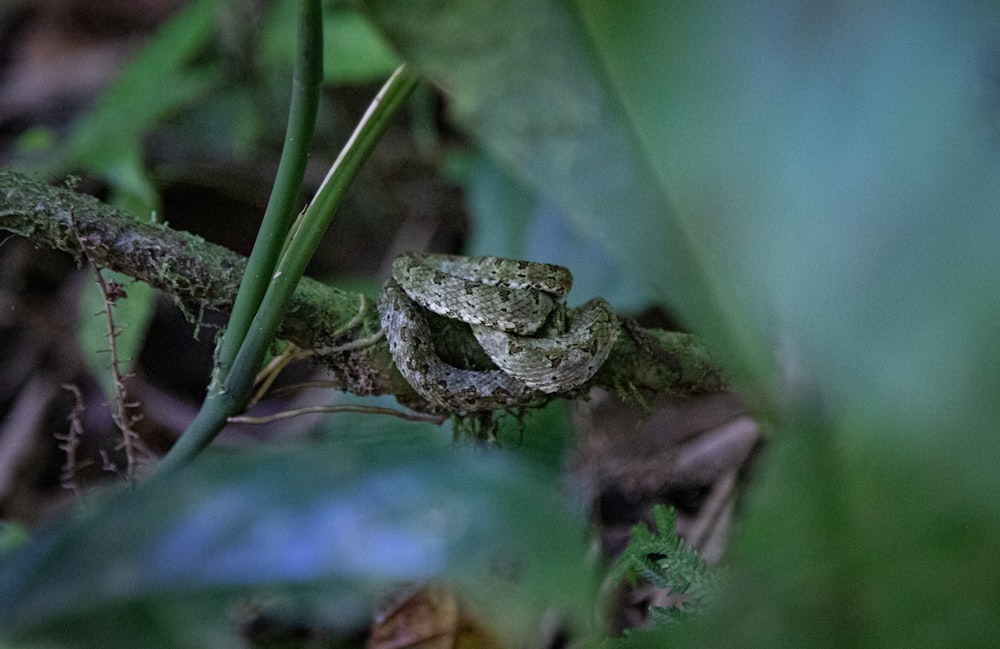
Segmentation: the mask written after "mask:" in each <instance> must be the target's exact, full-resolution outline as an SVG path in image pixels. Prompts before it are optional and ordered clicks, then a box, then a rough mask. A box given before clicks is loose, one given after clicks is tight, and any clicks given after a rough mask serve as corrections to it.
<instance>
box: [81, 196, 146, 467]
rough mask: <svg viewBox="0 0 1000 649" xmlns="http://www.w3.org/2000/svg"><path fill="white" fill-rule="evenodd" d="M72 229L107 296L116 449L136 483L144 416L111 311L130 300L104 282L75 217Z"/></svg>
mask: <svg viewBox="0 0 1000 649" xmlns="http://www.w3.org/2000/svg"><path fill="white" fill-rule="evenodd" d="M70 227H71V228H73V234H74V235H75V236H76V237H77V239H78V240H79V242H80V250H81V251H82V252H83V254H84V256H85V257H87V260H88V261H90V263H91V267H92V268H93V269H94V274H95V275H96V276H97V285H98V286H99V287H100V289H101V294H102V295H103V296H104V309H103V312H104V318H105V320H106V324H107V332H108V351H109V352H110V354H111V376H112V379H113V381H112V383H113V385H114V391H115V412H113V413H112V415H111V418H112V419H113V420H114V422H115V425H116V426H118V430H119V431H121V434H122V441H121V444H120V445H119V446H118V447H117V448H116V449H115V450H121V449H124V450H125V462H126V466H125V480H126V481H127V482H129V483H132V482H134V481H135V474H136V469H137V467H138V465H139V451H138V448H137V447H138V445H139V442H140V440H139V434H138V433H136V432H135V430H134V429H133V426H134V425H135V424H136V423H137V422H138V421H140V420H141V419H142V415H141V414H138V413H134V412H132V411H133V410H134V409H135V408H137V407H138V405H139V404H138V403H137V402H134V401H129V398H128V392H127V390H126V388H125V377H124V376H123V375H122V373H121V366H120V359H119V358H118V345H117V340H116V337H117V329H116V327H115V319H114V313H112V311H111V310H112V309H113V308H114V306H115V304H116V303H117V302H118V300H119V299H122V298H125V297H127V294H126V293H125V287H124V286H122V285H121V284H119V283H118V282H115V281H107V280H105V279H104V276H103V275H102V274H101V269H100V268H99V267H98V266H97V265H96V264H94V262H93V260H92V259H91V258H90V253H89V251H90V248H91V244H90V242H88V241H85V240H84V239H83V238H82V237H80V235H79V233H78V232H77V231H76V229H75V226H74V224H73V216H72V214H70Z"/></svg>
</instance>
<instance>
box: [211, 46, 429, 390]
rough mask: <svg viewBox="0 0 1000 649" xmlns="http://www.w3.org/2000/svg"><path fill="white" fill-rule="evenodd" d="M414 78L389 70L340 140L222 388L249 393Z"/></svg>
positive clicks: (406, 72)
mask: <svg viewBox="0 0 1000 649" xmlns="http://www.w3.org/2000/svg"><path fill="white" fill-rule="evenodd" d="M419 80H420V78H419V75H417V74H415V73H413V72H411V71H410V70H409V69H408V68H407V67H406V66H405V65H401V66H399V68H397V69H396V71H395V72H393V74H392V76H391V77H389V80H388V81H386V82H385V85H384V86H383V87H382V89H381V90H380V91H379V93H378V95H376V96H375V99H373V100H372V103H371V105H370V106H369V107H368V111H367V112H366V113H365V115H364V117H362V118H361V122H360V123H359V124H358V126H357V128H355V130H354V133H353V134H352V135H351V137H350V139H349V140H348V141H347V144H345V145H344V148H343V149H342V150H341V152H340V155H339V156H338V157H337V160H336V161H335V162H334V163H333V166H332V167H331V168H330V171H329V173H327V175H326V178H325V179H324V180H323V183H322V184H321V185H320V188H319V190H318V191H317V192H316V196H315V198H313V201H312V202H311V203H310V204H309V207H308V208H307V209H306V211H305V214H303V216H302V217H301V218H300V219H299V220H298V221H296V223H295V225H294V226H293V227H292V232H291V234H290V235H289V240H288V243H287V244H286V246H285V248H286V249H285V252H284V254H282V256H281V259H280V261H279V262H278V267H277V269H275V272H274V276H273V278H272V279H271V285H270V286H269V287H268V289H267V293H265V295H264V299H263V301H262V302H261V306H260V309H259V310H258V311H257V315H256V317H255V318H254V320H253V322H252V323H251V326H250V331H249V333H248V334H247V339H246V340H245V341H244V344H243V346H242V347H241V348H240V351H239V353H238V354H237V356H236V360H235V361H234V362H233V368H232V371H231V372H230V374H229V377H228V378H227V381H226V386H225V387H226V389H227V391H228V392H230V393H232V394H236V395H243V394H249V392H250V390H251V388H252V387H253V378H254V375H255V374H256V372H257V370H258V369H259V368H260V366H261V363H262V362H263V360H264V356H265V355H266V353H267V348H268V346H269V345H270V344H271V340H272V338H273V336H274V332H275V331H276V330H277V328H278V324H279V323H280V322H281V318H282V316H283V315H284V313H285V310H286V308H287V307H288V301H289V300H290V299H291V296H292V293H293V292H294V291H295V286H296V285H297V284H298V283H299V279H300V278H301V277H302V275H303V274H304V273H305V269H306V265H307V264H308V263H309V260H310V259H312V256H313V254H314V253H315V252H316V248H317V247H319V243H320V240H321V239H322V237H323V234H324V233H325V232H326V230H327V228H328V227H329V225H330V221H331V220H332V219H333V215H334V213H335V212H336V210H337V207H338V206H339V205H340V203H341V202H342V201H343V198H344V194H345V193H346V191H347V188H348V187H349V186H350V184H351V183H352V182H353V181H354V178H355V176H356V175H357V172H358V170H359V169H360V168H361V165H362V163H364V161H365V160H367V159H368V156H369V154H371V152H372V149H374V148H375V145H376V144H377V143H378V142H379V141H380V140H381V139H382V135H383V134H384V133H385V129H386V126H387V125H388V124H389V119H390V118H391V117H392V116H393V115H394V114H395V112H396V110H397V109H398V108H399V107H400V105H401V104H402V103H403V102H404V101H405V100H406V98H407V97H409V96H410V94H411V93H412V92H413V89H414V88H415V87H416V85H417V83H418V82H419Z"/></svg>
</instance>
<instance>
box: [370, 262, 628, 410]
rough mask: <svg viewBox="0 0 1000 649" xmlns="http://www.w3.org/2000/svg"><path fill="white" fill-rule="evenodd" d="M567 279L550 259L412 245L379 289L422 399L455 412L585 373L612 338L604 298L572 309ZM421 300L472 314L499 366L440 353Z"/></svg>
mask: <svg viewBox="0 0 1000 649" xmlns="http://www.w3.org/2000/svg"><path fill="white" fill-rule="evenodd" d="M572 283H573V276H572V275H571V274H570V272H569V270H568V269H566V268H563V267H562V266H555V265H552V264H540V263H534V262H527V261H519V260H516V259H504V258H501V257H458V256H453V255H432V254H426V255H424V254H416V253H409V254H405V255H402V256H400V257H398V258H397V259H396V260H395V261H394V262H393V266H392V278H391V279H389V281H388V282H386V284H385V286H384V287H383V289H382V295H381V299H380V301H379V312H380V315H381V321H382V329H383V330H384V331H385V335H386V338H387V340H388V342H389V349H390V351H391V353H392V357H393V360H394V361H395V363H396V366H397V367H398V368H399V371H400V372H401V373H402V375H403V376H404V377H405V378H406V380H407V381H408V382H409V383H410V385H411V386H413V389H414V390H416V392H417V393H418V394H420V395H421V396H422V397H424V398H425V399H427V400H428V401H431V402H432V403H435V404H437V405H439V406H441V407H443V408H446V409H448V410H451V411H456V412H458V411H465V412H470V411H479V410H494V409H498V408H507V407H512V406H518V405H524V404H526V403H529V402H531V401H532V400H534V399H536V398H538V397H539V396H541V394H542V393H549V394H551V393H556V392H566V391H569V390H573V389H574V388H577V387H580V386H581V385H583V384H584V383H586V382H587V381H589V380H590V379H591V378H592V377H593V376H594V373H596V372H597V370H598V369H600V367H601V365H603V364H604V361H605V360H607V357H608V354H609V353H610V352H611V347H612V345H614V342H615V340H616V339H617V338H618V331H619V325H618V320H617V319H616V318H615V315H614V312H613V311H612V310H611V307H610V306H609V305H608V303H607V302H606V301H605V300H604V299H602V298H594V299H592V300H590V301H589V302H587V303H586V304H584V305H583V306H581V307H579V308H576V309H568V308H566V307H565V306H564V305H563V304H562V303H561V302H560V300H561V299H562V298H563V297H564V296H565V295H566V293H568V292H569V289H570V286H571V285H572ZM424 309H428V310H430V311H433V312H434V313H438V314H440V315H443V316H445V317H447V318H452V319H455V320H461V321H462V322H466V323H468V324H469V325H470V326H471V328H472V331H473V334H474V335H475V337H476V340H477V341H478V342H479V345H480V346H481V347H482V348H483V350H484V351H485V352H486V354H487V355H488V356H489V357H490V359H492V361H493V363H494V364H495V365H496V368H497V369H486V370H467V369H462V368H459V367H455V366H453V365H450V364H448V363H446V362H444V361H443V360H441V358H440V357H439V356H438V354H437V352H436V351H435V348H434V342H433V340H432V336H431V329H430V326H429V324H428V322H427V316H426V314H425V312H424Z"/></svg>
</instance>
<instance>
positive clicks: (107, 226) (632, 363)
mask: <svg viewBox="0 0 1000 649" xmlns="http://www.w3.org/2000/svg"><path fill="white" fill-rule="evenodd" d="M0 228H3V229H5V230H9V231H11V232H14V233H16V234H19V235H21V236H24V237H27V238H29V239H31V240H32V241H33V242H34V243H35V244H36V245H39V246H46V247H49V248H55V249H57V250H63V251H65V252H68V253H70V254H72V255H74V256H75V257H76V258H77V259H81V258H82V252H81V250H80V240H81V239H82V240H83V241H84V242H86V245H87V247H88V256H89V258H90V259H91V260H92V261H93V263H95V264H96V265H98V266H101V267H104V268H109V269H112V270H116V271H120V272H122V273H125V274H126V275H129V276H131V277H135V278H136V279H140V280H142V281H144V282H146V283H148V284H149V285H151V286H153V287H154V288H157V289H160V290H162V291H165V292H166V293H168V294H170V295H172V296H173V297H174V299H175V300H177V301H178V303H179V304H180V305H181V306H183V307H184V308H186V309H189V310H194V311H200V310H202V309H213V310H218V311H223V312H228V311H229V310H230V309H231V308H232V304H233V300H234V299H235V296H236V292H237V289H238V287H239V283H240V279H241V278H242V276H243V272H244V270H245V268H246V259H245V258H244V257H242V256H240V255H238V254H236V253H234V252H232V251H230V250H227V249H226V248H223V247H221V246H218V245H215V244H212V243H209V242H207V241H205V240H204V239H202V238H201V237H198V236H196V235H193V234H190V233H187V232H182V231H179V230H173V229H171V228H169V227H168V226H167V225H163V224H157V223H152V222H148V221H142V220H139V219H136V218H133V217H131V216H129V215H127V214H124V213H122V212H120V211H118V210H116V209H114V208H112V207H109V206H107V205H104V204H103V203H101V202H99V201H98V200H96V199H94V198H92V197H90V196H85V195H82V194H78V193H75V192H73V191H70V190H69V189H66V188H59V187H51V186H49V185H46V184H44V183H41V182H38V181H36V180H32V179H30V178H28V177H27V176H24V175H22V174H19V173H16V172H13V171H10V170H7V169H2V168H0ZM78 236H79V238H78ZM359 310H360V317H359ZM349 323H351V324H352V326H349V327H348V326H347V325H348V324H349ZM354 323H356V326H353V324H354ZM345 328H346V329H347V330H346V331H345ZM378 329H379V321H378V313H377V309H376V307H375V301H374V300H371V299H364V297H363V296H360V295H358V294H355V293H348V292H346V291H341V290H339V289H336V288H333V287H330V286H327V285H325V284H322V283H320V282H317V281H315V280H312V279H309V278H303V279H302V281H301V282H300V283H299V286H298V288H297V289H296V291H295V296H294V298H293V300H292V303H291V306H290V307H289V310H288V313H286V314H285V317H284V319H283V321H282V325H281V328H280V331H279V336H280V337H281V338H283V339H286V340H289V341H291V342H293V343H295V344H296V345H298V346H299V347H301V348H303V349H311V350H316V355H317V358H318V359H319V360H320V361H321V362H323V363H324V365H326V366H327V368H328V369H329V370H330V371H331V372H333V374H334V378H335V380H336V381H337V382H338V383H339V387H340V388H341V389H343V390H345V391H348V392H352V393H355V394H362V395H371V394H386V393H389V394H395V395H397V396H398V397H399V398H400V399H401V400H402V401H403V402H404V403H407V404H409V405H412V406H414V407H416V408H418V409H421V410H428V409H430V408H429V407H428V406H427V404H422V403H421V401H420V400H419V398H418V397H417V396H416V395H415V394H414V393H413V391H412V389H410V387H409V385H408V384H407V383H406V381H405V380H404V379H403V378H402V376H400V375H399V373H398V372H396V371H395V370H394V368H393V363H392V358H391V356H390V355H389V350H388V346H387V345H386V344H385V341H384V340H381V339H380V340H378V341H377V342H374V343H372V344H370V345H366V346H361V347H354V348H352V346H351V345H350V343H351V342H352V341H357V340H364V339H366V338H369V337H370V336H371V335H372V334H373V333H375V332H377V331H378ZM626 330H627V331H626V332H623V335H622V336H619V340H618V342H617V343H616V344H615V348H614V350H613V351H612V354H611V358H610V359H609V360H608V362H607V363H606V364H605V366H604V367H603V368H602V369H601V371H600V372H599V373H598V375H597V376H596V377H595V378H594V380H593V381H592V384H593V385H601V386H604V387H608V388H611V389H615V390H619V391H620V390H628V391H640V392H647V393H663V392H667V393H674V394H679V395H693V394H703V393H709V392H718V391H720V390H722V389H724V388H725V385H724V380H723V378H722V374H721V372H720V370H719V369H718V367H717V366H716V365H715V364H714V363H713V362H712V361H711V359H710V357H709V355H708V353H707V352H706V351H705V349H704V348H703V347H702V346H701V344H700V342H699V341H698V340H697V338H696V337H694V336H691V335H689V334H682V333H676V332H666V331H660V330H641V329H639V328H637V327H633V326H628V327H626Z"/></svg>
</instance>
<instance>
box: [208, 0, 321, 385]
mask: <svg viewBox="0 0 1000 649" xmlns="http://www.w3.org/2000/svg"><path fill="white" fill-rule="evenodd" d="M322 21H323V15H322V7H321V5H320V2H319V0H303V2H302V5H301V10H300V14H299V38H298V51H297V56H296V60H295V71H294V73H293V77H292V98H291V106H290V108H289V113H288V127H287V130H286V132H285V146H284V149H283V150H282V152H281V161H280V162H279V163H278V172H277V177H276V178H275V182H274V187H273V188H272V191H271V196H270V199H269V201H268V204H267V209H266V210H265V212H264V219H263V222H262V223H261V226H260V231H259V232H258V233H257V240H256V242H255V243H254V247H253V252H252V253H251V254H250V259H249V261H248V262H247V269H246V274H245V275H244V277H243V281H242V282H241V283H240V289H239V292H238V293H237V294H236V302H235V304H234V305H233V311H232V314H231V316H230V318H229V323H228V324H227V326H226V332H225V334H224V335H223V337H222V340H221V341H220V342H219V353H218V358H217V365H216V369H215V372H214V375H213V382H214V383H219V382H223V381H225V379H226V377H227V375H228V374H229V370H230V367H231V365H232V363H233V361H234V360H235V358H236V354H237V352H238V351H239V349H240V346H241V345H242V344H243V339H244V338H246V335H247V331H248V330H249V329H250V325H251V322H252V321H253V317H254V315H256V313H257V309H258V307H259V306H260V302H261V300H262V299H263V297H264V293H265V292H266V291H267V287H268V283H269V282H270V279H271V275H272V274H273V272H274V268H275V266H276V265H277V263H278V259H279V256H280V254H281V249H282V244H283V242H284V241H285V237H286V235H287V233H288V230H289V227H290V225H291V223H292V215H293V214H294V213H295V205H296V202H297V201H298V197H299V194H300V193H301V190H302V179H303V178H304V177H305V171H306V162H307V161H308V157H309V143H310V142H311V140H312V135H313V129H314V128H315V125H316V113H317V110H318V107H319V91H320V86H321V84H322V81H323V28H322V25H323V22H322Z"/></svg>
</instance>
